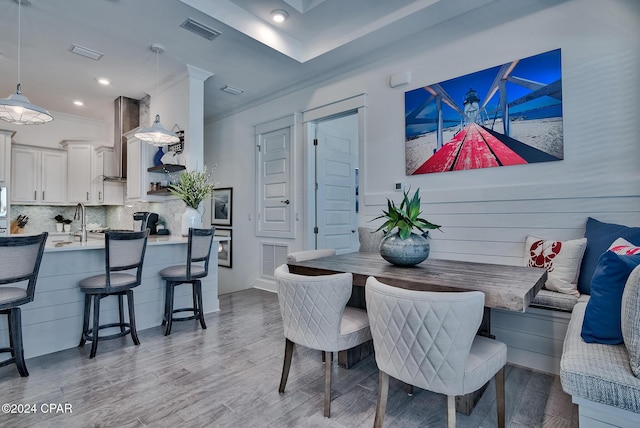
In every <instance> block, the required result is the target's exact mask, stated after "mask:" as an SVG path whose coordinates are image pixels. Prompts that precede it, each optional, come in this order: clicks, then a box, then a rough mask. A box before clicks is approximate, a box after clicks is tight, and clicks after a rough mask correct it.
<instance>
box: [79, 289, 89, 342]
mask: <svg viewBox="0 0 640 428" xmlns="http://www.w3.org/2000/svg"><path fill="white" fill-rule="evenodd" d="M89 315H91V296H90V295H89V294H85V295H84V319H83V321H82V336H80V344H79V345H78V347H79V348H81V347H83V346H84V344H85V343H86V342H87V339H86V336H87V332H88V331H89Z"/></svg>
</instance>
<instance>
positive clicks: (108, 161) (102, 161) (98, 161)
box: [92, 147, 124, 205]
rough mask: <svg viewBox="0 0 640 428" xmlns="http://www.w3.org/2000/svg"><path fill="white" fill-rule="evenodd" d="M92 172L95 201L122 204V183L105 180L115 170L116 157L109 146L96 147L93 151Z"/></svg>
mask: <svg viewBox="0 0 640 428" xmlns="http://www.w3.org/2000/svg"><path fill="white" fill-rule="evenodd" d="M93 165H94V173H93V180H92V185H93V186H92V187H93V195H94V196H95V202H96V203H97V204H100V205H122V204H123V203H124V183H119V182H113V181H105V180H104V178H105V177H113V176H115V175H117V174H118V172H117V171H116V169H117V168H116V159H115V154H114V152H113V149H112V148H110V147H97V148H96V149H95V151H94V162H93Z"/></svg>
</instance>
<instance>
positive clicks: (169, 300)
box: [164, 281, 175, 336]
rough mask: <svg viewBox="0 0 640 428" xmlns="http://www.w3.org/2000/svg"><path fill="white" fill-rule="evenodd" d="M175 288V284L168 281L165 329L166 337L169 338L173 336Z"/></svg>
mask: <svg viewBox="0 0 640 428" xmlns="http://www.w3.org/2000/svg"><path fill="white" fill-rule="evenodd" d="M174 288H175V284H174V283H173V282H171V281H167V297H166V302H165V303H166V305H167V314H166V317H167V325H165V328H164V335H165V336H169V335H170V334H171V325H172V324H173V290H174Z"/></svg>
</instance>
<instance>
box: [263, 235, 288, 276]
mask: <svg viewBox="0 0 640 428" xmlns="http://www.w3.org/2000/svg"><path fill="white" fill-rule="evenodd" d="M261 245H262V248H261V251H260V252H261V255H262V257H261V258H262V268H261V271H260V276H261V277H263V278H269V279H273V272H274V271H275V270H276V268H277V267H278V266H280V265H281V264H284V263H286V262H287V254H289V246H288V245H287V244H279V243H273V242H263V243H262V244H261Z"/></svg>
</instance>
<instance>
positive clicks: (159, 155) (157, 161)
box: [153, 146, 164, 166]
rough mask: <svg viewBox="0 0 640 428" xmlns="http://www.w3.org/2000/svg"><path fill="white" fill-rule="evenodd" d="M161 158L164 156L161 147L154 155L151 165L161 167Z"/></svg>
mask: <svg viewBox="0 0 640 428" xmlns="http://www.w3.org/2000/svg"><path fill="white" fill-rule="evenodd" d="M162 156H164V152H163V151H162V146H160V147H158V151H157V152H156V155H155V156H154V157H153V164H154V165H155V166H158V165H162Z"/></svg>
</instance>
